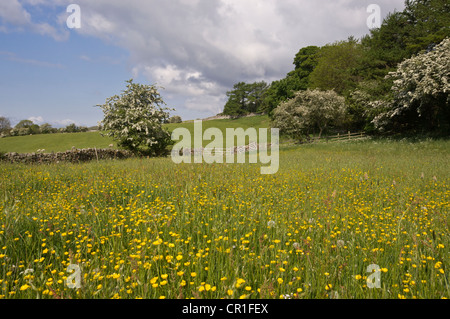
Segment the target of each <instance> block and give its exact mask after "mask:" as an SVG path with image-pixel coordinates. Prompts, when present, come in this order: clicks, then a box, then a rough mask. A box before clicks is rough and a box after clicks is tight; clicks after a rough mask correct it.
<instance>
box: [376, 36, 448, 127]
mask: <svg viewBox="0 0 450 319" xmlns="http://www.w3.org/2000/svg"><path fill="white" fill-rule="evenodd" d="M449 73H450V38H447V39H445V40H443V41H442V42H441V43H440V44H439V45H437V46H435V47H434V48H433V49H431V50H429V51H428V52H423V53H420V54H418V55H416V56H414V57H412V58H410V59H407V60H404V61H403V62H402V63H400V64H399V66H398V68H397V71H395V72H391V73H389V74H388V75H387V77H386V78H387V79H392V80H393V86H392V88H391V94H392V99H391V101H374V102H373V103H371V105H372V106H373V107H375V108H378V109H380V110H381V112H380V114H379V115H378V116H376V117H375V118H374V120H373V123H374V124H375V126H376V127H377V128H379V129H386V128H388V127H391V128H392V129H398V128H400V127H402V128H408V129H411V128H418V127H421V128H425V129H427V130H433V131H436V130H437V131H441V132H450V108H449V92H450V83H449Z"/></svg>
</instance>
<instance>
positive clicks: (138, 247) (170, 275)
mask: <svg viewBox="0 0 450 319" xmlns="http://www.w3.org/2000/svg"><path fill="white" fill-rule="evenodd" d="M279 155H280V169H279V171H278V173H277V174H274V175H261V174H260V164H211V165H207V164H178V165H177V164H174V163H173V162H172V161H171V160H170V159H169V158H158V159H129V160H124V161H105V162H99V163H97V162H93V163H86V164H58V165H34V166H31V165H29V166H27V165H21V164H17V165H16V164H15V165H12V164H2V165H1V166H0V194H1V197H0V212H1V215H0V225H1V228H0V265H1V267H0V297H1V298H191V297H193V298H213V299H215V298H306V299H316V298H395V299H397V298H449V297H450V286H449V276H448V274H449V271H450V269H449V267H450V264H449V260H450V258H449V247H450V235H449V222H450V220H449V208H450V171H449V169H448V163H449V162H450V161H449V160H450V142H448V141H422V142H417V143H409V142H407V141H397V142H393V141H388V140H386V141H378V142H376V141H360V142H351V143H329V144H314V145H303V146H298V147H290V148H281V149H280V154H279ZM69 266H71V267H75V268H76V270H75V273H74V274H71V272H70V271H68V267H69ZM78 267H79V268H78ZM368 269H369V272H368ZM370 269H375V272H373V273H372V272H370ZM78 275H79V276H80V278H79V279H80V281H75V283H77V282H79V283H80V286H79V288H76V287H75V288H71V284H73V283H74V282H73V281H72V280H71V279H73V278H75V279H76V278H77V276H78ZM377 278H378V279H379V281H376V279H377ZM367 279H369V281H367ZM373 280H375V281H373Z"/></svg>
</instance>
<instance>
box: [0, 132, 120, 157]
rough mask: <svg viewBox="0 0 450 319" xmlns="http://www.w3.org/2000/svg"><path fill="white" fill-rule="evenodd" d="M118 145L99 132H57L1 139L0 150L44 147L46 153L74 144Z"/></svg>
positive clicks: (92, 145)
mask: <svg viewBox="0 0 450 319" xmlns="http://www.w3.org/2000/svg"><path fill="white" fill-rule="evenodd" d="M110 144H113V145H114V147H116V144H115V143H114V141H113V140H112V139H111V138H109V137H107V136H102V135H100V133H99V132H83V133H55V134H38V135H27V136H10V137H4V138H1V139H0V152H5V153H6V152H16V153H33V152H36V151H37V150H40V149H44V150H45V152H46V153H51V152H64V151H67V150H70V149H71V148H72V146H75V147H76V148H79V149H82V148H90V147H92V148H94V147H96V148H108V147H109V145H110Z"/></svg>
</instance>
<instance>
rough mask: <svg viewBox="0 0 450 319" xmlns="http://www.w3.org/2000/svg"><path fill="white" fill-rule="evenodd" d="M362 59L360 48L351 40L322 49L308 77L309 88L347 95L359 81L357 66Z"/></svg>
mask: <svg viewBox="0 0 450 319" xmlns="http://www.w3.org/2000/svg"><path fill="white" fill-rule="evenodd" d="M362 57H363V50H362V47H361V45H360V44H359V43H358V42H357V41H355V40H354V39H353V38H350V39H349V40H347V41H339V42H335V43H333V44H328V45H326V46H324V47H322V48H321V50H320V53H318V62H317V66H316V67H315V68H314V70H313V71H312V73H311V74H310V76H309V79H310V87H311V88H318V89H321V90H335V91H336V93H338V94H341V95H346V94H348V93H349V92H350V91H351V90H353V89H354V88H355V87H356V86H357V83H358V82H359V81H360V80H361V77H360V76H359V74H358V66H359V65H360V61H361V59H362Z"/></svg>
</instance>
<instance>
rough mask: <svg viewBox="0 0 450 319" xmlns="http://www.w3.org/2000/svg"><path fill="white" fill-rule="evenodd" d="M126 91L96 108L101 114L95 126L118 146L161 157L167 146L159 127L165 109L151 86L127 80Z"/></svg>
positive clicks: (167, 138) (166, 137) (164, 118)
mask: <svg viewBox="0 0 450 319" xmlns="http://www.w3.org/2000/svg"><path fill="white" fill-rule="evenodd" d="M127 83H128V85H127V89H126V90H125V91H123V92H122V94H121V95H120V96H118V95H114V96H112V97H110V98H108V99H106V103H105V104H103V105H98V106H100V107H101V108H102V110H103V113H104V118H103V120H102V121H101V122H100V123H99V124H100V125H101V126H102V127H103V129H104V130H105V131H106V132H107V135H108V136H111V137H113V138H114V139H115V140H117V142H118V145H119V146H121V147H123V148H125V149H128V150H131V151H133V152H136V153H140V154H144V155H153V156H157V155H162V154H164V153H165V151H166V147H167V145H169V144H170V142H171V139H170V133H169V132H168V131H167V130H165V129H164V128H163V127H162V124H163V123H164V122H166V121H167V119H168V117H169V113H168V112H167V111H168V110H169V108H166V107H163V105H165V103H164V101H163V99H162V98H161V96H160V94H159V92H158V90H157V88H156V87H155V86H153V85H151V86H150V85H143V84H137V83H133V79H131V80H128V81H127Z"/></svg>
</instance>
